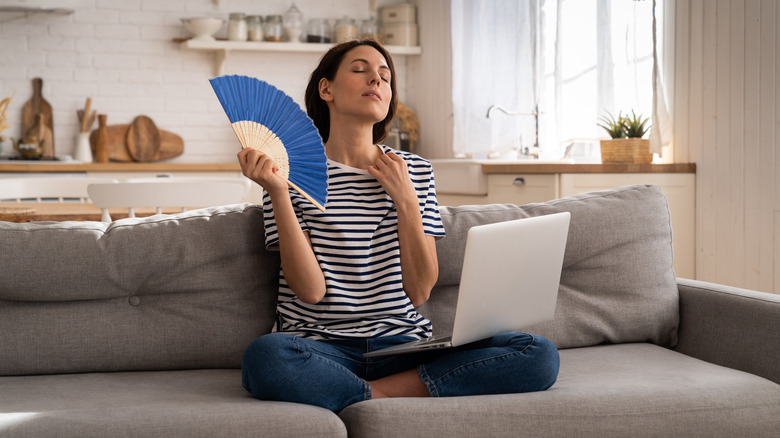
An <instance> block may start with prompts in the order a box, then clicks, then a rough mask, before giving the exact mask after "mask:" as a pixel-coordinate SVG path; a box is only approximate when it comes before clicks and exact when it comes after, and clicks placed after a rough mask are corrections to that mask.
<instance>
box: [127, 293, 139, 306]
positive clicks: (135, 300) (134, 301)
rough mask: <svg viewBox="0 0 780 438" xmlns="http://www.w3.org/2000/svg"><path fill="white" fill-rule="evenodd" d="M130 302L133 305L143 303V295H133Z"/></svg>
mask: <svg viewBox="0 0 780 438" xmlns="http://www.w3.org/2000/svg"><path fill="white" fill-rule="evenodd" d="M128 302H129V303H130V305H131V306H137V305H139V304H141V297H139V296H138V295H133V296H132V297H130V299H129V300H128Z"/></svg>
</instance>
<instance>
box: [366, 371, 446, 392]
mask: <svg viewBox="0 0 780 438" xmlns="http://www.w3.org/2000/svg"><path fill="white" fill-rule="evenodd" d="M368 384H369V385H371V398H388V397H430V395H431V394H430V393H429V392H428V387H426V386H425V384H424V383H423V382H422V379H420V375H419V374H418V373H417V370H416V369H411V370H408V371H403V372H401V373H398V374H393V375H392V376H387V377H383V378H381V379H377V380H372V381H370V382H368Z"/></svg>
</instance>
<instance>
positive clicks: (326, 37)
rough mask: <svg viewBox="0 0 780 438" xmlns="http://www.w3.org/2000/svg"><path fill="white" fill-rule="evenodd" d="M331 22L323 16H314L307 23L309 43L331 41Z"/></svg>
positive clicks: (307, 40)
mask: <svg viewBox="0 0 780 438" xmlns="http://www.w3.org/2000/svg"><path fill="white" fill-rule="evenodd" d="M330 41H331V37H330V23H328V20H323V19H322V18H312V19H311V20H309V23H308V24H307V25H306V42H307V43H330Z"/></svg>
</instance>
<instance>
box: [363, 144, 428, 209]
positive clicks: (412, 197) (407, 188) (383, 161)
mask: <svg viewBox="0 0 780 438" xmlns="http://www.w3.org/2000/svg"><path fill="white" fill-rule="evenodd" d="M368 173H370V174H371V176H373V177H374V178H376V179H377V181H379V184H381V185H382V187H383V188H384V189H385V191H386V192H387V194H388V195H390V199H392V200H393V202H394V203H396V204H400V203H402V202H405V201H406V202H409V201H414V203H415V204H417V192H416V191H415V190H414V185H412V179H411V177H410V176H409V169H408V168H407V167H406V161H404V160H403V158H401V157H399V156H398V155H397V154H395V153H393V152H388V153H386V154H383V155H381V156H380V157H379V158H378V159H377V160H376V161H375V162H374V165H373V166H368Z"/></svg>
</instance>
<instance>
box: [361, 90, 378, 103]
mask: <svg viewBox="0 0 780 438" xmlns="http://www.w3.org/2000/svg"><path fill="white" fill-rule="evenodd" d="M363 97H369V98H371V99H374V100H379V101H381V100H382V95H381V94H379V92H378V91H366V92H365V93H363Z"/></svg>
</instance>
